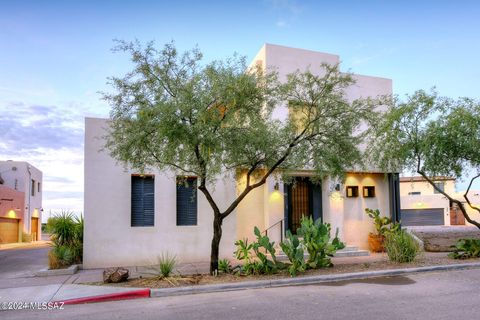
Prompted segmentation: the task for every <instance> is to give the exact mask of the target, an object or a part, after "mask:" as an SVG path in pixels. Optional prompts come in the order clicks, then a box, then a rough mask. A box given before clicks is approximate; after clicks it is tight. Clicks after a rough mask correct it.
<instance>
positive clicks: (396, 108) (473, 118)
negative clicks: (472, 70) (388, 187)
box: [370, 90, 480, 228]
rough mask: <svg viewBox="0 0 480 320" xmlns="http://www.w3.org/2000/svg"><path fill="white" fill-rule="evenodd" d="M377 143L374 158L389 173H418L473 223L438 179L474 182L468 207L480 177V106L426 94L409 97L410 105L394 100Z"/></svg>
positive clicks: (382, 124)
mask: <svg viewBox="0 0 480 320" xmlns="http://www.w3.org/2000/svg"><path fill="white" fill-rule="evenodd" d="M377 128H378V131H377V136H376V137H375V138H374V139H373V140H372V144H371V149H370V151H371V153H370V154H371V155H372V156H373V157H372V158H373V159H375V160H376V161H377V163H378V164H379V165H380V167H382V168H384V169H385V170H391V171H398V170H400V171H401V170H406V171H413V172H416V173H418V174H419V175H421V176H422V177H423V178H424V179H425V180H426V181H427V182H428V183H429V184H430V185H432V186H433V188H434V189H435V190H436V191H437V192H439V193H441V194H442V195H444V196H445V197H446V198H448V199H449V200H450V201H451V202H452V203H455V204H457V206H458V208H459V209H460V210H461V212H462V214H463V216H464V217H465V219H466V220H467V221H468V222H470V223H472V224H473V225H475V226H477V227H478V228H480V222H478V221H475V220H473V219H471V217H470V216H469V215H468V213H467V210H466V207H465V203H464V202H463V201H460V200H459V199H457V198H455V197H454V195H450V194H447V193H446V192H445V191H444V190H441V189H440V188H438V186H437V185H435V177H437V176H451V177H455V178H465V177H467V176H471V174H472V173H473V177H472V178H471V180H470V183H469V186H468V188H467V191H466V192H465V194H464V195H463V197H464V198H465V201H466V203H467V205H468V206H470V207H471V208H472V209H474V210H476V211H478V212H479V213H480V208H478V207H476V206H474V205H472V204H471V202H470V200H469V198H468V192H469V191H470V188H471V186H472V183H473V182H474V181H475V179H477V178H479V177H480V104H479V102H478V101H474V100H472V99H468V98H461V99H457V100H453V99H449V98H445V97H438V95H437V93H436V92H434V91H432V92H431V93H427V92H425V91H423V90H419V91H417V92H415V93H414V94H413V95H411V96H407V99H406V101H399V100H394V101H392V104H391V106H390V110H389V112H388V113H387V115H386V117H385V118H384V120H383V121H382V123H380V124H379V125H378V127H377Z"/></svg>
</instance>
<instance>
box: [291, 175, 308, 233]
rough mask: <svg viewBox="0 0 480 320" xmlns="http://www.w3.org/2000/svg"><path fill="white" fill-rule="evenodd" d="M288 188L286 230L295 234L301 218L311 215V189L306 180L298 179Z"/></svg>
mask: <svg viewBox="0 0 480 320" xmlns="http://www.w3.org/2000/svg"><path fill="white" fill-rule="evenodd" d="M290 188H291V189H290V208H289V210H288V211H289V217H288V228H289V229H290V231H291V232H292V233H296V231H297V229H298V228H299V227H300V221H301V219H302V217H303V216H307V217H308V216H311V215H312V195H311V193H312V189H311V184H310V181H308V179H300V178H298V179H297V180H296V182H295V183H294V184H292V186H291V187H290Z"/></svg>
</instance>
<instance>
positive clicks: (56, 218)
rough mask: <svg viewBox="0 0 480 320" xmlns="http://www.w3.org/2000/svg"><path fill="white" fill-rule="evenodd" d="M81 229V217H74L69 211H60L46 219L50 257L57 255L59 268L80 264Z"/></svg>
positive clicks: (82, 221)
mask: <svg viewBox="0 0 480 320" xmlns="http://www.w3.org/2000/svg"><path fill="white" fill-rule="evenodd" d="M83 229H84V219H83V216H82V215H80V216H75V215H74V214H73V212H71V211H66V210H62V211H61V212H60V213H57V214H54V215H53V216H52V217H50V218H49V219H48V222H47V226H46V230H47V232H49V233H51V240H52V244H53V249H52V251H51V252H52V255H57V257H56V258H57V260H58V261H60V265H61V267H63V266H65V264H66V265H69V264H72V263H81V262H82V257H83ZM49 259H50V258H49ZM51 265H52V266H53V265H57V263H52V264H51Z"/></svg>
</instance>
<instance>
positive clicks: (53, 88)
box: [0, 0, 480, 211]
mask: <svg viewBox="0 0 480 320" xmlns="http://www.w3.org/2000/svg"><path fill="white" fill-rule="evenodd" d="M478 17H480V4H478V3H477V2H476V1H398V2H396V3H392V1H353V0H351V1H290V0H278V1H267V0H266V1H235V2H234V1H224V2H220V1H218V2H216V1H204V2H202V1H101V3H100V1H21V0H18V1H3V0H0V45H1V49H0V125H2V124H3V126H6V127H8V128H0V159H4V158H13V159H17V160H22V159H26V160H28V161H30V162H32V164H34V165H36V166H38V167H39V168H40V169H42V170H43V171H44V173H45V189H44V190H45V206H44V207H45V209H46V210H47V211H48V210H49V209H53V210H55V209H59V208H66V209H67V208H70V209H74V210H78V211H81V210H82V207H83V205H82V192H83V178H82V177H83V164H82V161H83V117H84V116H104V117H105V116H107V115H108V106H106V105H105V104H104V103H103V102H102V101H100V100H99V95H98V93H97V92H98V91H102V90H106V89H108V87H107V86H106V85H105V83H106V78H107V77H108V76H111V75H121V74H122V73H123V72H125V71H126V70H127V69H128V67H129V63H128V57H127V56H125V55H122V54H113V53H112V52H111V51H110V49H111V47H112V46H113V42H112V40H113V39H115V38H118V39H125V40H132V39H134V38H138V39H140V40H141V41H148V40H155V41H156V43H158V44H159V45H162V44H164V43H165V42H169V41H171V40H175V41H176V44H177V46H178V48H179V49H180V50H184V49H189V48H192V47H193V46H195V45H197V44H198V46H199V48H200V49H201V50H202V51H203V53H204V54H205V58H206V60H212V59H221V58H225V57H227V56H230V55H231V54H232V53H234V52H238V53H239V54H241V55H245V56H247V58H248V59H251V58H252V57H253V56H254V54H255V53H256V52H257V51H258V50H259V49H260V47H261V46H262V44H263V43H265V42H268V43H275V44H281V45H286V46H292V47H299V48H305V49H311V50H318V51H323V52H328V53H334V54H338V55H340V58H341V60H342V69H343V70H351V71H353V72H355V73H362V74H367V75H375V76H381V77H386V78H391V79H393V86H394V92H395V93H396V94H400V95H403V94H405V93H412V92H413V91H414V90H416V89H421V88H423V89H429V88H431V87H432V86H436V87H437V90H438V92H439V93H440V94H441V95H446V96H450V97H458V96H469V97H473V98H477V99H478V98H480V91H479V86H478V77H479V74H480V72H479V71H480V59H479V57H480V19H478ZM7 123H8V125H6V124H7ZM13 128H15V132H13V131H14V130H13ZM59 178H61V179H59ZM65 178H68V179H65ZM462 187H463V185H462V184H460V189H462Z"/></svg>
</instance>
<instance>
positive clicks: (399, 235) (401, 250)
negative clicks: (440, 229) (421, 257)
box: [385, 230, 420, 263]
mask: <svg viewBox="0 0 480 320" xmlns="http://www.w3.org/2000/svg"><path fill="white" fill-rule="evenodd" d="M385 250H386V251H387V254H388V258H389V259H390V261H393V262H400V263H403V262H412V261H413V260H415V258H416V256H417V255H418V253H419V252H420V246H419V244H418V243H417V241H415V239H414V238H413V237H412V236H411V235H410V234H409V233H408V232H406V231H405V230H398V231H395V232H388V233H386V235H385Z"/></svg>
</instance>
